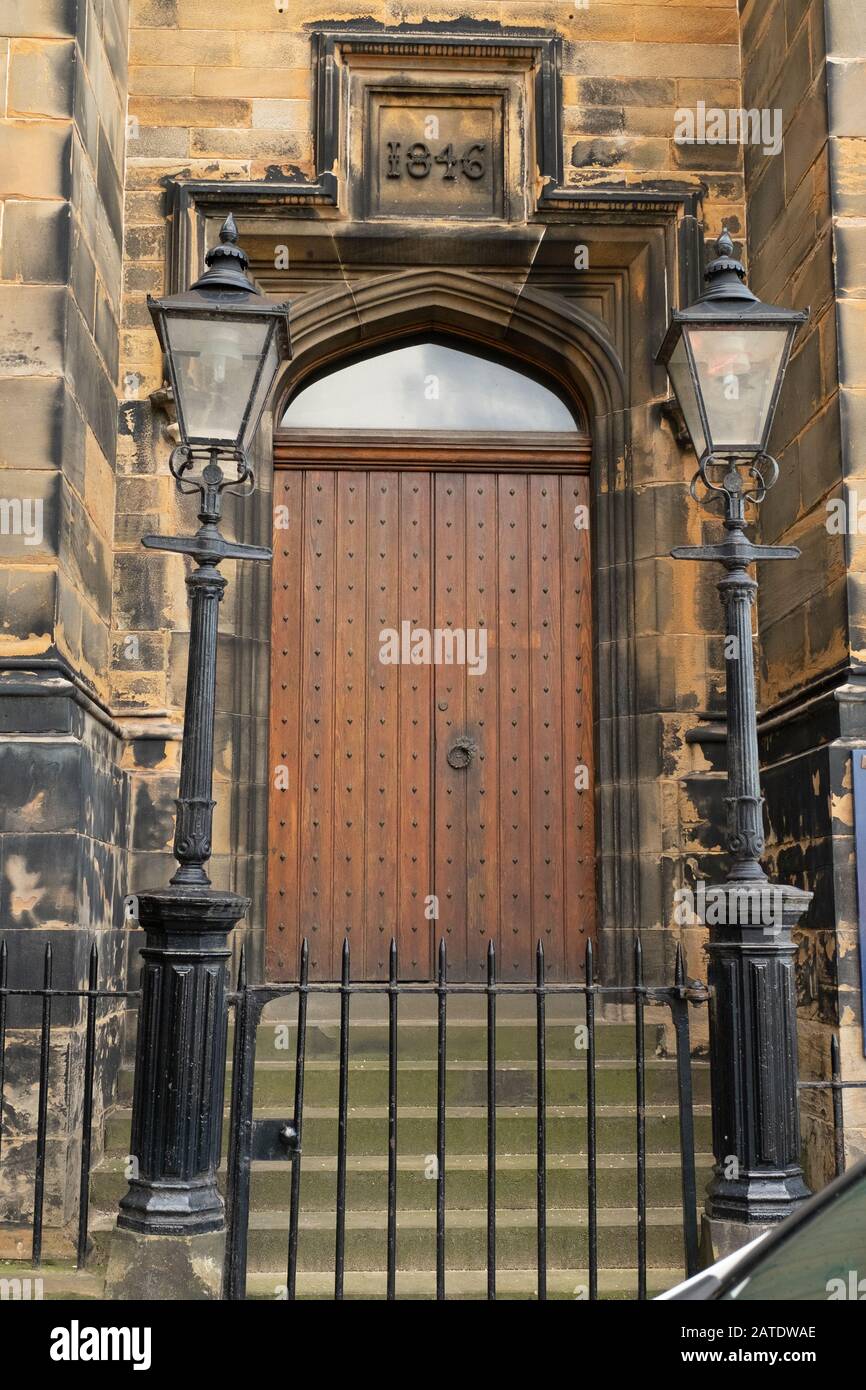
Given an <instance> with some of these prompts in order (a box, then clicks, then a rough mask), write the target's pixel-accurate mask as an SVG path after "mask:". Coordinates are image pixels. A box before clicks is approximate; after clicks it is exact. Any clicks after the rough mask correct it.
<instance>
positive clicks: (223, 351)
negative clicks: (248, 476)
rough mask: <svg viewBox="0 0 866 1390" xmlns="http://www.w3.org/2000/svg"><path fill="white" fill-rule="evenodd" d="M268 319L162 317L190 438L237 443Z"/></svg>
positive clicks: (181, 408)
mask: <svg viewBox="0 0 866 1390" xmlns="http://www.w3.org/2000/svg"><path fill="white" fill-rule="evenodd" d="M270 327H271V325H270V322H269V320H268V319H267V318H263V317H259V318H256V319H242V318H233V319H231V320H228V319H222V320H220V319H211V318H197V317H190V316H189V315H181V314H173V313H172V312H171V310H170V309H169V310H168V311H167V312H166V315H165V332H166V337H167V340H168V349H169V352H170V354H171V358H172V362H173V365H174V375H175V386H176V389H177V394H178V402H177V406H178V413H179V416H180V418H181V420H182V429H183V433H184V435H185V437H186V439H187V441H188V442H190V443H194V442H202V443H207V442H208V441H209V440H212V439H213V440H224V441H228V440H232V441H237V439H238V436H239V435H240V433H241V430H242V428H243V423H244V419H245V417H246V415H247V407H248V405H249V403H250V396H251V395H252V392H253V388H254V386H255V381H256V373H257V372H258V368H259V363H260V361H261V357H262V352H263V351H264V347H265V339H266V336H267V334H268V332H269V330H270Z"/></svg>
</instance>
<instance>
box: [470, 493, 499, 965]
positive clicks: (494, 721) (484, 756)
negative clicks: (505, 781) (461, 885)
mask: <svg viewBox="0 0 866 1390" xmlns="http://www.w3.org/2000/svg"><path fill="white" fill-rule="evenodd" d="M496 504H497V480H496V475H495V474H493V473H485V474H478V475H475V476H472V477H467V480H466V627H467V630H471V629H475V630H476V631H477V632H479V633H480V632H481V631H484V632H486V633H487V669H486V670H485V671H483V672H482V671H481V670H480V669H479V671H478V673H477V674H473V672H472V670H471V668H469V667H467V673H466V727H467V730H468V731H469V733H470V734H471V735H472V736H473V737H474V738H475V741H476V743H477V745H478V756H477V758H476V760H475V761H474V762H473V763H472V764H471V766H470V767H469V768H467V777H466V787H467V805H466V874H467V883H466V895H467V908H466V930H467V938H468V961H467V963H468V977H469V979H484V977H485V974H486V971H487V943H488V941H489V940H490V939H491V938H492V940H493V942H494V945H495V947H496V950H497V954H498V953H499V950H500V947H501V941H500V923H499V752H498V749H499V648H498V646H497V638H498V631H497V621H496V615H497V611H498V604H499V596H498V592H497V587H498V558H497V557H498V545H497V513H496ZM476 650H477V648H476Z"/></svg>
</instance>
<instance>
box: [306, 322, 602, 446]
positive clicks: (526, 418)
mask: <svg viewBox="0 0 866 1390" xmlns="http://www.w3.org/2000/svg"><path fill="white" fill-rule="evenodd" d="M281 423H282V424H283V425H284V426H294V427H298V428H305V429H315V430H332V429H333V430H505V431H508V433H510V434H513V433H515V432H516V431H521V430H532V431H539V430H556V431H560V432H561V431H574V430H576V429H578V428H579V424H578V422H577V420H576V419H575V417H574V415H573V413H572V411H571V410H570V408H569V407H568V406H567V405H566V404H565V401H564V400H563V399H562V398H561V397H560V396H558V395H557V394H556V392H554V391H552V390H551V389H550V388H549V387H548V386H545V385H543V383H542V382H540V381H538V380H536V378H535V377H533V376H529V375H527V374H526V373H524V372H522V371H518V370H516V369H515V368H514V367H509V366H506V365H505V364H504V363H503V362H499V361H497V360H495V359H494V358H491V357H484V356H481V355H480V354H478V353H475V352H467V351H466V350H465V349H464V348H456V347H451V346H449V345H447V344H445V343H438V342H423V343H413V344H411V345H408V346H401V347H394V348H387V349H386V350H385V351H384V352H379V353H376V354H375V355H374V356H368V357H363V358H358V359H356V360H355V361H353V362H349V363H348V364H347V365H345V366H341V367H336V368H335V369H334V370H333V371H331V372H328V373H327V374H325V375H322V376H318V377H316V378H315V379H314V380H313V381H311V382H310V383H309V384H308V385H306V386H303V387H302V388H301V390H300V391H299V392H298V394H297V395H296V396H295V397H294V399H293V400H292V401H291V402H290V403H289V406H288V408H287V410H286V412H285V414H284V415H283V418H282V422H281Z"/></svg>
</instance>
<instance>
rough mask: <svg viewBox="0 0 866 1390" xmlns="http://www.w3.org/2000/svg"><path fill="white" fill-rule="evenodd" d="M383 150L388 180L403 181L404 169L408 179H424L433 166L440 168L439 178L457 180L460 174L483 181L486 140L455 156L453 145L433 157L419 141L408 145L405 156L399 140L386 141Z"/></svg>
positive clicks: (427, 146) (429, 149)
mask: <svg viewBox="0 0 866 1390" xmlns="http://www.w3.org/2000/svg"><path fill="white" fill-rule="evenodd" d="M385 148H386V150H387V156H388V178H389V179H399V178H402V177H403V172H404V170H405V172H406V173H407V174H408V175H409V177H410V178H413V179H426V177H427V175H428V174H429V173H430V171H431V169H432V168H433V165H434V164H441V165H442V166H443V171H442V177H443V179H448V180H453V179H456V178H457V177H458V176H459V175H460V174H464V175H465V176H466V178H467V179H483V178H484V175H485V173H486V169H487V166H486V162H485V158H484V156H485V153H486V150H487V142H486V140H481V141H479V142H478V143H476V144H474V145H469V146H468V148H467V149H466V150H464V152H463V153H462V154H458V153H457V152H456V151H455V149H454V146H453V145H446V146H445V148H444V149H443V150H440V151H439V153H438V154H434V153H433V151H432V150H431V148H430V146H429V145H425V144H423V143H422V141H420V140H416V141H415V143H414V145H409V147H408V148H407V149H406V151H405V153H404V150H403V146H402V144H401V143H400V141H399V140H388V141H387V142H386V146H385Z"/></svg>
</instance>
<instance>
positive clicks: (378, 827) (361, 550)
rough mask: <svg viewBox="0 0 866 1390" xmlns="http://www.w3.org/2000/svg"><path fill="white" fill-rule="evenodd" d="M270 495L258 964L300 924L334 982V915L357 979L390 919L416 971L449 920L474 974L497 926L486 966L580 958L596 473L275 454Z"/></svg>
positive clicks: (572, 965)
mask: <svg viewBox="0 0 866 1390" xmlns="http://www.w3.org/2000/svg"><path fill="white" fill-rule="evenodd" d="M274 503H275V518H276V523H277V525H276V529H275V532H274V606H273V632H272V644H273V645H272V700H271V756H270V763H271V767H272V770H273V777H274V781H273V788H272V791H271V800H270V819H269V856H270V864H269V884H268V898H269V914H268V974H269V978H272V979H287V978H294V977H295V975H296V971H297V960H298V949H299V940H300V938H302V937H304V936H306V937H307V938H308V940H309V943H310V968H311V974H312V975H313V976H314V977H318V978H324V979H328V978H339V974H340V953H341V950H342V945H343V940H344V937H346V936H347V935H348V937H349V941H350V945H351V951H352V974H353V977H354V978H358V979H360V978H367V979H381V978H383V977H385V976H386V975H387V969H388V947H389V943H390V940H391V937H392V936H394V937H395V938H396V940H397V943H398V950H399V962H400V974H401V976H402V977H404V978H419V979H424V978H429V977H430V976H431V975H432V974H433V972H434V952H435V947H436V943H437V942H438V939H439V937H440V935H444V937H445V939H446V941H447V946H448V961H449V977H450V978H452V979H461V978H463V979H480V978H481V979H483V978H484V974H485V971H486V951H487V945H488V941H489V939H490V938H491V936H492V937H493V940H494V941H495V943H496V949H497V958H498V973H499V977H500V978H501V979H509V980H526V979H532V978H533V974H534V951H535V946H536V942H537V941H538V940H539V939H541V940H542V941H543V942H544V948H545V955H546V960H547V970H548V976H549V978H552V979H557V978H560V979H561V978H572V979H576V978H579V976H580V971H581V966H582V961H583V952H584V949H585V944H586V939H587V935H588V934H591V933H592V932H593V931H594V925H595V896H594V868H595V862H594V815H593V790H592V788H593V765H592V759H593V736H592V706H591V688H592V641H591V625H590V614H591V602H590V561H589V538H588V531H587V529H586V528H585V526H584V525H582V524H580V522H579V518H580V516H581V513H580V512H578V511H577V510H576V509H578V508H587V507H588V479H587V477H586V476H585V474H583V473H576V472H573V473H569V472H562V471H559V472H557V471H550V472H545V471H531V472H530V471H528V470H527V471H521V470H520V469H519V468H514V469H509V470H508V471H494V470H493V469H492V468H491V469H489V470H488V469H487V468H484V467H477V466H476V467H474V468H472V469H465V470H460V471H456V470H455V471H451V470H449V469H446V468H443V467H442V465H441V464H440V465H438V466H437V467H431V468H420V467H418V466H417V461H416V464H415V466H414V467H405V468H397V467H393V466H385V467H375V466H366V467H357V466H356V467H335V466H333V465H332V464H330V462H329V461H327V462H323V463H322V464H321V465H320V466H315V467H297V466H293V467H289V468H285V469H280V470H278V471H277V473H276V475H275V494H274ZM585 514H586V513H583V515H585ZM576 519H577V520H578V524H577V525H576V524H575V523H576ZM425 634H428V636H429V641H428V640H427V639H426V638H425ZM461 634H462V635H463V636H462V643H461ZM482 634H484V635H483V636H482ZM383 635H384V636H383ZM395 636H396V639H397V642H396V645H395V641H394V638H395ZM485 643H486V650H485Z"/></svg>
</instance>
